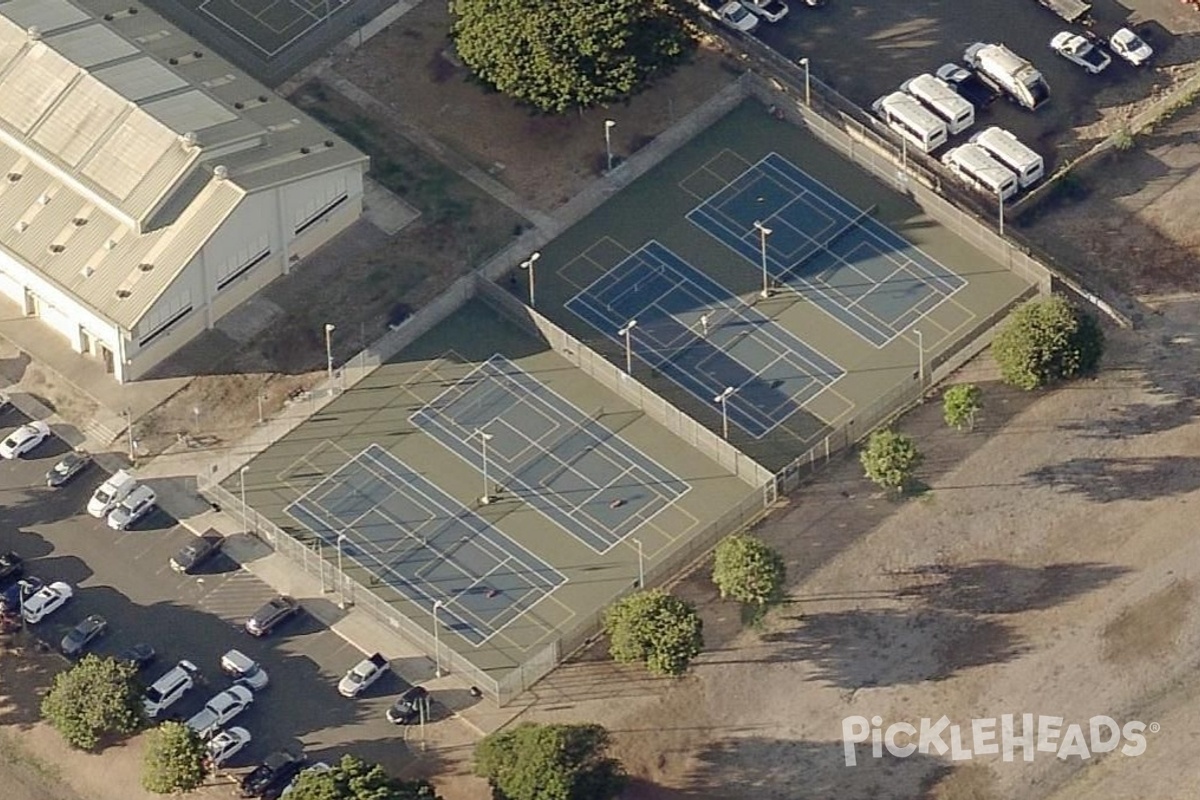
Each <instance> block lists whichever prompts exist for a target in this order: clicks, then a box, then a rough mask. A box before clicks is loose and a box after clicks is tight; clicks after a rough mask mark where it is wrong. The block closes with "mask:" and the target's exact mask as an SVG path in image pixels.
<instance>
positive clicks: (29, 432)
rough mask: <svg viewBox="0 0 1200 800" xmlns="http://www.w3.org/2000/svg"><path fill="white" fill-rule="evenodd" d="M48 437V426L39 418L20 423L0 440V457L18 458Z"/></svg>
mask: <svg viewBox="0 0 1200 800" xmlns="http://www.w3.org/2000/svg"><path fill="white" fill-rule="evenodd" d="M48 438H50V426H49V425H47V424H46V423H44V422H42V421H40V420H34V421H33V422H30V423H29V424H27V425H22V426H21V427H19V428H17V429H16V430H15V431H13V432H12V433H10V434H9V435H8V436H6V437H4V441H3V442H0V458H9V459H12V458H20V457H21V456H23V455H26V454H28V453H30V452H32V451H33V450H34V449H35V448H37V447H38V445H40V444H41V443H42V442H44V441H46V439H48Z"/></svg>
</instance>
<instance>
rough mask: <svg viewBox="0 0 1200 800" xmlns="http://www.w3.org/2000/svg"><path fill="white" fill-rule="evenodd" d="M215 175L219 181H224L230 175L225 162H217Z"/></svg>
mask: <svg viewBox="0 0 1200 800" xmlns="http://www.w3.org/2000/svg"><path fill="white" fill-rule="evenodd" d="M213 177H214V178H216V179H217V180H219V181H223V180H225V179H226V178H228V177H229V168H228V167H226V166H225V165H224V164H217V165H216V166H215V167H213Z"/></svg>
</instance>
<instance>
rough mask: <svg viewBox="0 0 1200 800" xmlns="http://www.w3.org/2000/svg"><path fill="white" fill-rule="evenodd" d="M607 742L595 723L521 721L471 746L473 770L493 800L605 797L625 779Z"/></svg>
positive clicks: (606, 799)
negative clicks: (482, 779)
mask: <svg viewBox="0 0 1200 800" xmlns="http://www.w3.org/2000/svg"><path fill="white" fill-rule="evenodd" d="M610 744H611V739H610V737H609V734H608V731H606V730H605V729H604V728H602V727H601V726H599V725H539V724H536V723H533V722H524V723H521V724H520V725H517V726H516V727H515V728H509V729H507V730H502V731H497V732H496V733H493V734H491V735H489V736H487V737H485V738H484V739H483V741H481V742H480V743H479V744H478V745H477V746H476V747H475V774H476V775H478V776H480V777H481V778H487V781H488V783H489V784H490V785H491V787H492V797H493V799H494V800H611V798H614V797H617V796H618V795H619V794H620V793H621V791H622V789H624V788H625V783H626V778H625V770H624V769H623V768H622V766H621V762H619V761H617V759H615V758H612V757H610V756H609V755H608V748H609V745H610Z"/></svg>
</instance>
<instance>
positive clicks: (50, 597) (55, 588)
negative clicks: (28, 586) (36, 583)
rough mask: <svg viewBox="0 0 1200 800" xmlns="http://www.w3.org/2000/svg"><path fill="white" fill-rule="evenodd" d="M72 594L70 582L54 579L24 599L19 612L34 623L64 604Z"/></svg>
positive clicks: (27, 620) (29, 621)
mask: <svg viewBox="0 0 1200 800" xmlns="http://www.w3.org/2000/svg"><path fill="white" fill-rule="evenodd" d="M73 594H75V592H74V590H72V589H71V586H70V584H67V583H63V582H62V581H55V582H54V583H52V584H50V585H49V586H43V587H42V588H41V589H39V590H38V591H37V592H35V593H34V594H33V596H32V597H29V598H28V599H26V600H25V604H24V605H23V606H22V607H21V613H22V614H24V615H25V621H26V622H28V623H29V624H30V625H36V624H37V623H39V622H41V621H42V620H44V619H45V618H46V617H48V616H50V615H51V614H53V613H54V612H55V611H58V610H59V609H60V608H62V607H63V606H65V605H66V604H67V601H68V600H70V599H71V596H72V595H73Z"/></svg>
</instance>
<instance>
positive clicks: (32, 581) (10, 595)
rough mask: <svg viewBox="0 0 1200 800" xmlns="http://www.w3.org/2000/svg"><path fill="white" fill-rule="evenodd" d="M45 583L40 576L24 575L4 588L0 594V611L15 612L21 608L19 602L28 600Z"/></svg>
mask: <svg viewBox="0 0 1200 800" xmlns="http://www.w3.org/2000/svg"><path fill="white" fill-rule="evenodd" d="M45 585H46V584H45V582H43V581H42V579H41V578H38V577H35V576H33V575H26V576H25V577H24V578H21V579H20V580H18V581H17V582H16V583H14V584H13V585H12V586H9V587H8V588H7V589H5V590H4V594H3V595H0V611H2V612H4V613H6V614H17V613H19V612H20V610H21V603H22V601H24V600H28V599H29V598H31V597H33V596H34V595H35V594H37V593H38V592H40V591H41V590H42V587H44V586H45Z"/></svg>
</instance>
